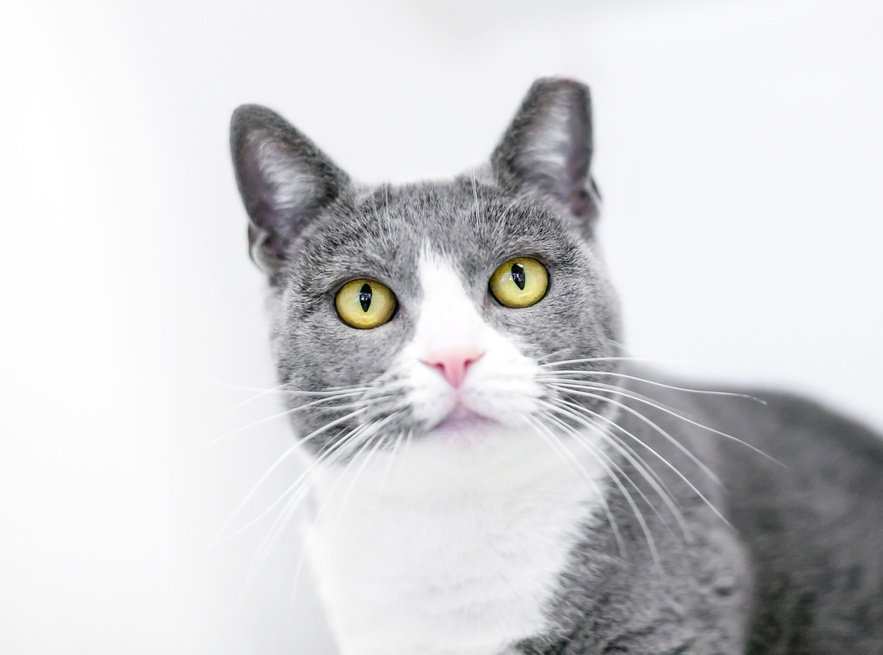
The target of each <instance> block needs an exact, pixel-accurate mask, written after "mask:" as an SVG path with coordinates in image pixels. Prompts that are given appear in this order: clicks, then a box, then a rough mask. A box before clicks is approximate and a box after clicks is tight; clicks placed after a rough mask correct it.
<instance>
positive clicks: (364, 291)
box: [359, 282, 524, 312]
mask: <svg viewBox="0 0 883 655" xmlns="http://www.w3.org/2000/svg"><path fill="white" fill-rule="evenodd" d="M521 286H522V288H524V282H522V283H521ZM371 296H372V294H371V285H370V284H363V285H362V288H361V289H359V304H360V305H361V306H362V311H363V312H367V311H368V308H369V307H370V306H371Z"/></svg>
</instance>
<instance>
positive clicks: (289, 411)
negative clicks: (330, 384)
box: [204, 391, 361, 446]
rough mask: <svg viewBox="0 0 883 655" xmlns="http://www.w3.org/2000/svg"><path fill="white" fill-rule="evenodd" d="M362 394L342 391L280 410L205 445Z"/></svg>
mask: <svg viewBox="0 0 883 655" xmlns="http://www.w3.org/2000/svg"><path fill="white" fill-rule="evenodd" d="M360 394H361V392H358V391H353V392H350V393H340V394H337V395H335V396H330V397H327V398H320V399H318V400H314V401H312V402H309V403H306V404H304V405H298V406H297V407H294V408H293V409H287V410H285V411H284V412H279V413H278V414H273V415H272V416H267V417H265V418H262V419H259V420H257V421H254V422H252V423H249V424H248V425H244V426H242V427H241V428H237V429H235V430H232V431H231V432H227V433H226V434H222V435H221V436H220V437H216V438H215V439H212V440H210V441H207V442H205V444H204V445H205V446H212V445H215V444H217V443H220V442H221V441H224V440H225V439H229V438H230V437H233V436H236V435H237V434H241V433H242V432H245V431H246V430H250V429H251V428H254V427H257V426H259V425H263V424H264V423H269V422H270V421H274V420H276V419H277V418H282V417H283V416H291V415H292V414H296V413H297V412H300V411H302V410H305V409H309V408H310V407H314V406H316V405H321V404H323V403H329V402H332V401H335V400H340V399H342V398H347V397H349V396H357V395H360ZM359 404H360V403H352V404H349V405H337V406H335V407H332V408H331V409H348V408H349V407H357V406H359Z"/></svg>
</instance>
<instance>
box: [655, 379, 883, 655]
mask: <svg viewBox="0 0 883 655" xmlns="http://www.w3.org/2000/svg"><path fill="white" fill-rule="evenodd" d="M646 386H647V385H645V388H643V389H642V391H643V392H646V391H647V389H646ZM746 394H747V395H750V396H753V397H754V398H756V399H757V400H752V399H749V398H744V397H735V396H716V395H696V394H692V395H689V397H686V396H687V394H684V393H683V392H676V391H672V390H668V389H661V388H658V387H657V388H656V389H655V390H654V391H653V396H654V397H655V398H657V399H659V400H660V401H662V402H664V403H665V404H666V405H669V406H672V407H675V408H680V409H681V410H683V412H686V413H687V414H689V416H690V417H691V418H692V419H693V420H695V421H696V422H697V423H701V424H703V425H706V426H709V427H711V428H714V429H716V430H719V431H721V432H724V433H726V434H727V435H730V437H732V438H728V437H724V436H722V435H720V434H715V433H712V432H709V431H707V430H703V429H700V428H697V427H696V426H695V425H692V424H687V425H686V426H681V427H680V428H679V429H678V433H679V434H680V435H683V436H684V437H685V438H686V441H687V442H689V445H690V447H691V448H694V449H695V450H696V452H697V453H699V454H700V455H701V457H702V458H703V459H704V460H705V461H706V463H707V464H708V465H709V468H711V469H712V470H713V471H714V472H715V473H716V474H717V475H718V476H719V477H720V479H721V482H722V486H723V493H722V495H721V496H720V498H721V502H722V503H723V504H724V508H723V511H724V514H725V515H726V517H727V519H728V520H729V521H730V523H731V524H732V525H733V527H734V529H735V530H736V531H737V532H738V534H739V536H740V541H742V543H743V544H744V546H745V548H746V551H747V554H748V559H749V562H750V564H749V569H750V571H751V576H752V581H751V584H752V594H751V596H752V605H753V608H752V618H751V620H750V622H749V625H750V628H749V630H748V634H749V644H750V646H749V648H748V651H747V652H748V653H751V654H753V655H760V654H764V655H766V654H772V653H783V654H784V653H787V654H796V653H818V654H822V653H824V654H826V655H833V654H836V653H850V654H858V653H868V654H871V653H883V438H881V437H880V436H879V435H878V434H876V433H874V432H873V431H872V430H870V429H869V428H867V427H865V426H863V425H861V424H859V423H857V422H854V421H852V420H849V419H847V418H845V417H843V416H841V415H839V414H838V413H836V412H834V411H832V410H830V409H828V408H826V407H824V406H822V405H820V404H818V403H815V402H812V401H810V400H807V399H805V398H801V397H798V396H795V395H790V394H784V393H775V392H767V391H747V392H746ZM671 419H672V417H671V416H668V424H669V425H671V426H672V428H673V429H674V427H675V425H674V424H673V423H671ZM660 420H662V419H660ZM737 440H738V441H737ZM740 441H741V442H744V443H740ZM761 453H763V454H761Z"/></svg>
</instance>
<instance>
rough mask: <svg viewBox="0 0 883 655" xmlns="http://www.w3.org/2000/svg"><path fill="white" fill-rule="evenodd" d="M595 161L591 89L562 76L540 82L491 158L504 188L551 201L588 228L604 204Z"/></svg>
mask: <svg viewBox="0 0 883 655" xmlns="http://www.w3.org/2000/svg"><path fill="white" fill-rule="evenodd" d="M591 163H592V106H591V99H590V96H589V89H588V87H587V86H586V85H584V84H580V83H579V82H574V81H572V80H567V79H561V78H543V79H540V80H537V81H536V82H534V84H533V86H532V87H531V88H530V91H528V93H527V97H526V98H525V99H524V102H523V103H522V105H521V108H520V109H519V110H518V113H517V114H516V115H515V119H514V120H513V121H512V124H511V125H510V126H509V129H508V130H507V131H506V134H505V135H504V136H503V140H502V141H501V142H500V145H498V146H497V149H496V150H495V151H494V154H493V155H492V156H491V164H492V165H493V169H494V173H495V174H496V176H497V178H498V179H499V181H500V182H501V183H502V184H503V185H504V186H506V187H507V188H509V189H510V190H512V191H514V192H516V193H528V194H533V195H536V196H538V197H539V198H540V199H541V200H543V201H545V202H551V203H552V204H553V205H554V206H556V208H559V209H563V210H564V211H565V212H566V214H567V215H569V217H570V218H571V219H573V220H574V222H575V223H576V224H577V225H579V226H581V227H586V228H588V227H589V226H590V224H591V223H592V222H593V219H594V218H595V217H596V216H597V215H598V206H599V202H600V197H599V195H598V190H597V188H596V187H595V184H594V182H593V181H592V178H591V173H590V166H591Z"/></svg>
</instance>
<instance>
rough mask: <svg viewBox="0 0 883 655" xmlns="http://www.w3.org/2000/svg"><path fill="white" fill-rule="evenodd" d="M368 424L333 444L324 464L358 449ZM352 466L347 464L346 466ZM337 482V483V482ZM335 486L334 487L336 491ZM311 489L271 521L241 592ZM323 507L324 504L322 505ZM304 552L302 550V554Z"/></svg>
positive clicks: (301, 490) (292, 500) (299, 493)
mask: <svg viewBox="0 0 883 655" xmlns="http://www.w3.org/2000/svg"><path fill="white" fill-rule="evenodd" d="M369 427H370V424H368V425H363V426H360V427H359V428H356V429H355V430H353V431H352V432H351V433H350V434H349V435H348V436H347V438H346V439H344V440H342V441H340V442H337V443H336V444H335V446H336V448H335V450H337V453H336V455H335V456H334V457H331V458H326V460H325V462H324V463H327V464H333V463H334V462H336V461H338V460H339V459H341V458H343V457H346V455H347V454H348V453H350V452H352V451H353V450H355V449H356V448H357V447H358V441H359V439H360V438H362V437H363V436H364V433H365V432H366V431H367V430H368V428H369ZM350 464H352V462H349V463H348V464H347V466H349V465H350ZM311 468H312V469H313V473H314V474H315V471H316V468H315V467H311ZM338 482H339V481H338ZM336 487H337V484H335V485H334V488H335V489H336ZM310 489H311V485H304V486H303V487H302V488H301V489H299V490H298V492H297V493H296V494H295V495H294V496H292V498H291V499H290V500H289V501H288V503H287V504H286V506H285V508H284V509H283V510H282V511H281V512H280V513H279V515H278V516H277V517H276V519H275V520H274V521H273V525H271V526H270V529H269V530H268V531H267V534H266V535H265V536H264V538H263V539H262V540H261V543H260V545H259V546H258V550H257V552H256V553H255V555H254V557H253V558H252V561H251V564H250V565H249V567H248V571H247V573H246V576H245V580H244V583H243V590H244V589H245V588H247V587H248V586H249V585H250V584H251V583H252V582H253V581H254V579H255V578H256V576H257V572H258V571H259V570H260V567H261V566H262V565H263V563H264V561H265V560H266V558H267V557H268V556H269V553H270V552H271V551H272V550H273V548H274V547H275V545H276V542H277V541H278V540H279V538H280V537H281V535H282V532H283V531H284V529H285V527H286V526H287V525H288V524H289V522H290V521H291V518H292V517H293V516H294V513H295V512H296V511H297V509H298V508H299V507H300V504H301V503H302V502H303V500H304V499H305V498H306V497H307V495H308V494H309V491H310ZM323 506H324V504H323ZM304 549H306V542H305V543H304ZM305 552H306V550H304V553H305Z"/></svg>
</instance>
